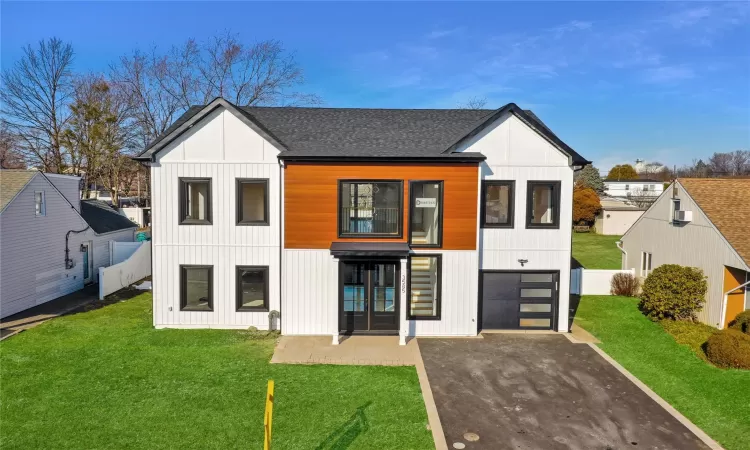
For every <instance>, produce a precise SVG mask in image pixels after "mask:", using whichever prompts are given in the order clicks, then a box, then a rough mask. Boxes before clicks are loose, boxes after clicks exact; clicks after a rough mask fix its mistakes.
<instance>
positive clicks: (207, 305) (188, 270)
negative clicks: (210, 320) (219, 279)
mask: <svg viewBox="0 0 750 450" xmlns="http://www.w3.org/2000/svg"><path fill="white" fill-rule="evenodd" d="M213 278H214V268H213V266H180V311H213V310H214V301H213Z"/></svg>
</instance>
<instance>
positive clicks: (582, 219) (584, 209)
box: [573, 186, 602, 225]
mask: <svg viewBox="0 0 750 450" xmlns="http://www.w3.org/2000/svg"><path fill="white" fill-rule="evenodd" d="M601 209H602V204H601V202H600V201H599V196H598V195H596V191H594V190H593V189H591V188H587V187H578V186H576V188H575V189H573V223H576V224H580V225H583V224H590V223H593V222H594V220H596V214H597V213H598V212H599V211H600V210H601Z"/></svg>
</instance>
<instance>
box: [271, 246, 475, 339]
mask: <svg viewBox="0 0 750 450" xmlns="http://www.w3.org/2000/svg"><path fill="white" fill-rule="evenodd" d="M433 253H436V254H441V255H442V279H441V287H442V291H441V300H440V301H441V314H440V317H441V319H440V320H406V311H405V308H404V306H403V305H402V306H401V310H400V311H399V316H400V324H399V329H400V332H401V333H402V334H404V333H406V334H405V335H406V336H474V335H476V334H477V321H476V315H477V301H476V299H477V290H478V273H479V272H478V257H477V252H476V251H459V250H435V251H432V252H431V251H422V250H420V251H418V252H415V253H414V255H415V256H418V255H429V254H433ZM283 264H284V266H283V269H282V270H283V283H282V284H283V293H282V298H283V303H282V311H283V313H284V326H283V328H282V332H283V333H284V334H289V335H334V334H338V332H339V316H340V314H339V260H338V259H337V258H334V257H333V256H331V252H330V250H313V249H309V250H308V249H285V250H284V258H283ZM406 270H407V269H406V259H403V260H401V279H400V280H398V283H399V286H398V287H399V290H400V289H401V288H402V287H403V288H405V286H406ZM402 295H405V293H402ZM407 297H408V296H407Z"/></svg>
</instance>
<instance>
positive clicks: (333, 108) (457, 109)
mask: <svg viewBox="0 0 750 450" xmlns="http://www.w3.org/2000/svg"><path fill="white" fill-rule="evenodd" d="M240 108H242V109H249V108H257V109H310V110H317V111H319V110H333V111H478V112H487V113H490V112H493V111H496V109H484V108H482V109H469V108H363V107H332V106H258V105H249V106H240Z"/></svg>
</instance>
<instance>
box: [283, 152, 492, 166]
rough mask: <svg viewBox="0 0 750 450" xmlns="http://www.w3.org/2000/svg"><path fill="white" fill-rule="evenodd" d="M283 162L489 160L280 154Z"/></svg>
mask: <svg viewBox="0 0 750 450" xmlns="http://www.w3.org/2000/svg"><path fill="white" fill-rule="evenodd" d="M278 158H279V159H280V160H282V161H297V162H380V163H386V162H401V163H406V162H417V163H448V164H449V163H480V162H482V161H484V160H485V159H487V157H486V156H484V155H482V154H478V155H477V154H473V155H466V156H440V155H438V156H343V155H342V156H339V155H335V156H329V155H284V153H283V152H281V153H279V156H278Z"/></svg>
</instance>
